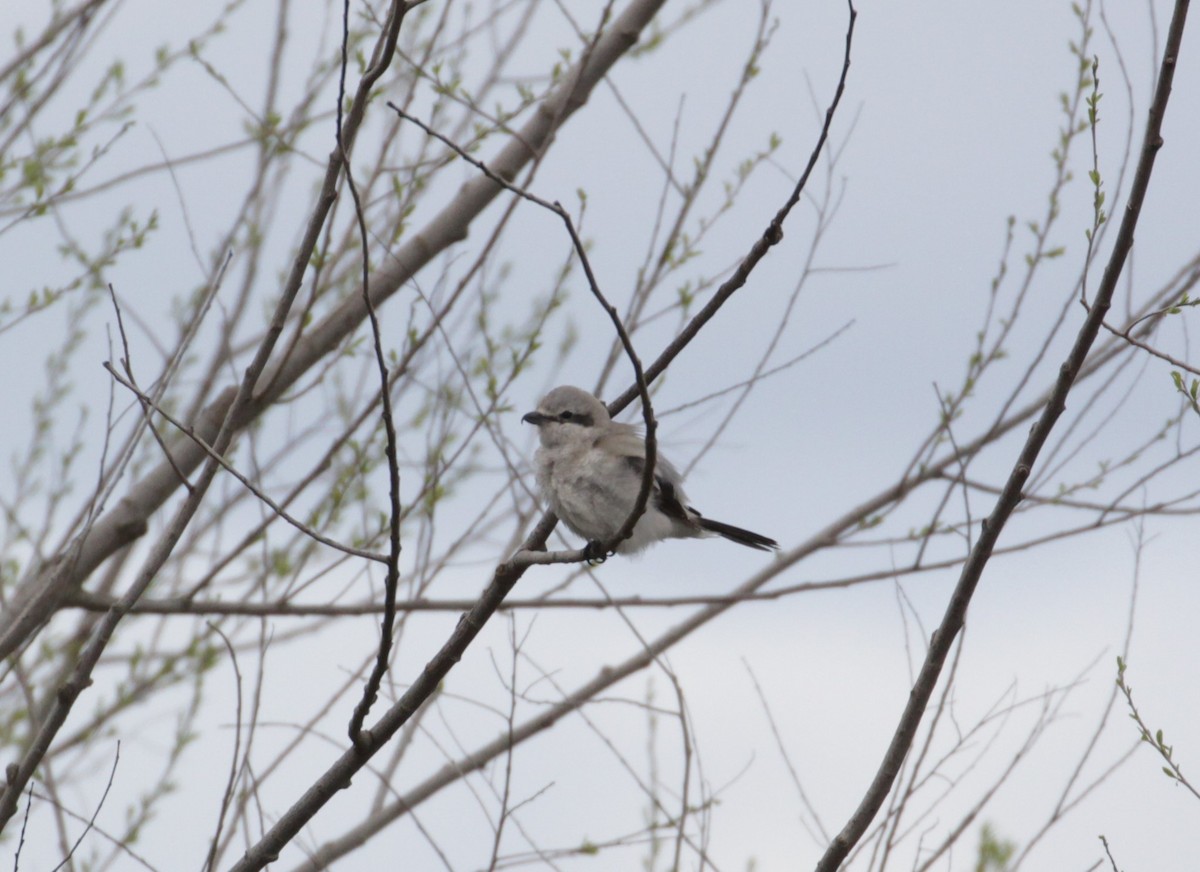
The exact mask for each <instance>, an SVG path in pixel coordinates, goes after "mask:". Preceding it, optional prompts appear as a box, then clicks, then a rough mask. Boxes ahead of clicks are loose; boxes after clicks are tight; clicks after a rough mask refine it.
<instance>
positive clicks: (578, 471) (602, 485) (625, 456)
mask: <svg viewBox="0 0 1200 872" xmlns="http://www.w3.org/2000/svg"><path fill="white" fill-rule="evenodd" d="M521 420H522V421H524V422H526V423H529V424H533V425H534V426H536V427H537V428H538V436H539V437H540V438H541V442H542V447H541V448H539V449H538V451H537V456H536V458H535V462H536V465H537V481H538V487H539V488H540V489H541V492H542V496H543V497H545V499H546V501H547V502H548V503H549V504H550V508H551V509H553V510H554V514H556V515H558V517H559V518H560V519H561V520H562V521H563V523H564V524H566V525H567V526H568V527H570V528H571V529H572V530H574V531H575V532H576V533H578V534H579V535H580V536H582V537H584V538H585V539H587V540H588V547H589V549H590V550H591V551H592V552H593V553H594V554H596V555H597V556H602V555H601V554H599V553H598V549H599V543H601V542H607V541H609V540H610V539H612V537H613V536H615V535H616V534H617V531H618V530H620V528H621V525H622V524H624V523H625V519H626V518H628V517H629V513H630V512H631V511H632V510H633V506H634V503H635V502H636V501H637V495H638V491H639V489H640V488H641V483H642V471H643V470H644V469H645V467H646V444H645V442H644V441H643V439H642V436H641V434H640V433H639V432H638V430H637V429H636V428H634V427H632V426H630V425H629V424H621V423H618V422H616V421H614V420H612V419H611V418H610V417H609V415H608V409H606V408H605V406H604V404H603V403H602V402H600V401H599V400H598V399H596V398H595V397H593V396H592V395H591V394H589V393H588V392H587V391H585V390H581V389H580V388H576V387H571V386H570V385H564V386H562V387H557V388H555V389H554V390H552V391H551V392H550V393H548V394H546V396H544V397H543V398H542V401H541V402H540V403H538V407H537V411H534V412H530V413H529V414H528V415H526V416H525V417H524V418H522V419H521ZM655 453H656V455H657V457H656V463H655V469H654V487H653V489H652V490H651V492H650V498H649V499H648V501H647V502H646V511H645V513H644V514H643V515H642V516H641V518H639V519H638V522H637V525H636V526H635V527H634V528H633V534H632V535H631V536H630V537H629V538H628V539H626V540H625V541H624V542H622V543H621V544H620V545H618V546H617V548H616V550H617V552H618V553H621V554H633V553H635V552H638V551H641V550H642V549H643V548H645V547H647V546H648V545H651V544H652V543H654V542H657V541H659V540H660V539H693V538H698V537H704V536H714V535H716V536H724V537H725V538H726V539H729V540H730V541H732V542H737V543H738V544H739V545H745V546H746V547H748V548H757V549H759V550H760V551H770V550H772V549H775V548H778V547H779V543H778V542H776V541H775V540H774V539H768V538H767V537H766V536H760V535H759V534H758V533H751V532H750V531H749V530H743V529H742V528H741V527H734V526H732V525H731V524H722V523H721V522H720V521H710V520H709V519H708V518H705V517H704V516H702V515H701V514H700V513H699V512H697V511H696V510H695V509H693V508H692V507H691V506H689V505H688V504H687V496H685V495H684V493H683V478H682V476H680V474H679V471H678V470H676V469H675V467H674V466H672V465H671V463H670V461H668V460H667V459H666V458H665V457H663V456H662V452H658V451H656V452H655Z"/></svg>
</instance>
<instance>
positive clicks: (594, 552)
mask: <svg viewBox="0 0 1200 872" xmlns="http://www.w3.org/2000/svg"><path fill="white" fill-rule="evenodd" d="M583 559H584V560H586V561H587V562H588V563H589V564H590V565H592V566H599V565H600V564H601V563H603V562H604V561H605V560H607V559H608V550H607V549H606V548H605V547H604V543H603V542H601V541H599V540H598V539H593V540H592V541H590V542H588V543H587V544H586V545H584V546H583Z"/></svg>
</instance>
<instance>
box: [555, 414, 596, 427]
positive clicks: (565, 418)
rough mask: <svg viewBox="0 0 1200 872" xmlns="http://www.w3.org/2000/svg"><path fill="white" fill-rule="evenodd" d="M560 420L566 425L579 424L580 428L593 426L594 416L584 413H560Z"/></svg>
mask: <svg viewBox="0 0 1200 872" xmlns="http://www.w3.org/2000/svg"><path fill="white" fill-rule="evenodd" d="M558 420H560V421H562V422H563V423H564V424H578V425H579V426H580V427H590V426H592V416H591V415H588V414H585V413H583V412H572V411H570V410H567V411H565V412H560V413H559V415H558Z"/></svg>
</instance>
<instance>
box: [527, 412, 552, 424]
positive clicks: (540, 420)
mask: <svg viewBox="0 0 1200 872" xmlns="http://www.w3.org/2000/svg"><path fill="white" fill-rule="evenodd" d="M551 420H553V419H552V418H551V417H550V416H549V415H543V414H542V413H541V412H530V413H529V414H528V415H526V416H525V417H524V418H522V419H521V421H522V422H523V423H526V424H532V425H533V426H535V427H537V426H539V425H541V424H545V423H546V422H547V421H551Z"/></svg>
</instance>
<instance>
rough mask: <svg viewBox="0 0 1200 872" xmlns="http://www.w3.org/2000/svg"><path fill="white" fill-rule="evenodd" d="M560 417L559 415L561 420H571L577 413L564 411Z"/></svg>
mask: <svg viewBox="0 0 1200 872" xmlns="http://www.w3.org/2000/svg"><path fill="white" fill-rule="evenodd" d="M558 417H559V420H562V421H570V420H571V419H572V418H574V417H575V413H574V412H570V411H567V412H563V413H562V414H561V415H559V416H558Z"/></svg>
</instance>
